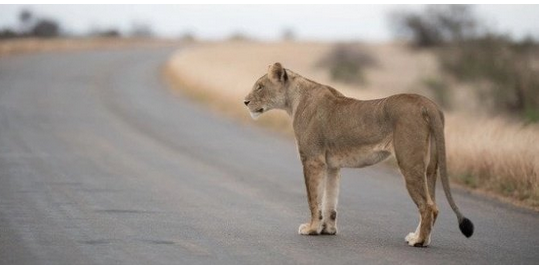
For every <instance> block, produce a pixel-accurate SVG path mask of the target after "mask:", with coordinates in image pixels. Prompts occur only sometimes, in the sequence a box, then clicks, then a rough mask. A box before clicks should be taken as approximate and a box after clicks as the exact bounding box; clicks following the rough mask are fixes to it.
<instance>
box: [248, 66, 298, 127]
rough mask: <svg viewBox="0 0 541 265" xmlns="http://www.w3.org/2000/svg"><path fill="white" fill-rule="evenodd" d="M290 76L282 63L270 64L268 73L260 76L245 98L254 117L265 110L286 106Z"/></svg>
mask: <svg viewBox="0 0 541 265" xmlns="http://www.w3.org/2000/svg"><path fill="white" fill-rule="evenodd" d="M287 84H288V76H287V73H286V70H285V69H284V68H283V67H282V65H281V64H280V63H275V64H273V65H271V66H269V70H268V72H267V74H266V75H264V76H262V77H261V78H259V79H258V80H257V81H256V82H255V84H254V86H253V87H252V90H251V91H250V93H249V94H248V95H247V96H246V97H245V98H244V105H246V107H248V110H249V111H250V115H251V116H252V118H253V119H257V118H258V117H259V115H261V114H262V113H263V112H265V111H268V110H271V109H276V108H284V107H285V106H286V88H287Z"/></svg>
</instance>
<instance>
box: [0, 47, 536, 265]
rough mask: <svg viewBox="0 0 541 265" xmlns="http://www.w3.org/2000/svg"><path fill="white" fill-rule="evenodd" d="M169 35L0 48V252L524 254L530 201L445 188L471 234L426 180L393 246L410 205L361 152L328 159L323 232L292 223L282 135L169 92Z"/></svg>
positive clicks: (77, 260)
mask: <svg viewBox="0 0 541 265" xmlns="http://www.w3.org/2000/svg"><path fill="white" fill-rule="evenodd" d="M172 51H173V50H172V49H132V50H124V51H119V50H117V51H88V52H69V53H57V54H55V53H51V54H34V55H20V56H10V57H5V58H1V59H0V263H2V264H529V263H531V264H534V263H537V262H538V258H539V252H538V251H539V238H538V234H539V226H538V213H537V212H532V211H528V210H523V209H518V208H515V207H512V206H508V205H504V204H501V203H498V202H494V201H491V200H488V199H484V198H482V197H479V196H474V195H469V194H468V193H466V192H463V191H461V190H459V189H454V195H455V199H456V201H457V203H458V205H459V207H461V209H462V212H463V213H464V214H465V215H466V216H467V217H469V218H470V219H471V220H472V221H473V222H474V223H475V228H476V230H475V234H474V235H473V237H472V238H470V239H466V238H465V237H464V236H462V234H461V233H460V231H459V229H458V225H457V222H456V218H455V216H454V215H453V213H452V211H451V209H450V207H449V206H448V204H447V202H446V201H445V198H444V196H443V192H442V190H441V187H438V191H437V193H438V199H437V201H438V202H439V207H440V216H439V218H438V221H437V224H436V226H435V231H434V233H433V236H432V243H431V245H430V247H428V248H412V247H409V246H407V244H406V243H405V242H404V236H405V235H406V234H407V233H409V232H411V231H413V230H414V229H415V228H416V226H417V221H418V216H417V211H416V208H415V206H414V204H413V202H412V201H411V199H410V198H409V196H408V195H407V192H406V189H405V187H404V185H403V180H402V179H401V177H400V176H399V175H398V173H396V172H395V171H394V170H391V169H387V168H384V167H377V166H376V167H371V168H367V169H362V170H344V171H343V178H342V184H341V186H342V190H341V194H340V204H339V208H338V220H339V222H338V225H339V230H340V231H339V234H338V235H336V236H299V235H297V228H298V226H299V224H301V223H303V222H305V221H307V220H308V206H307V202H306V197H305V188H304V180H303V177H302V173H301V166H300V162H299V160H298V157H297V154H296V148H295V144H294V142H293V141H292V140H287V139H283V138H280V137H277V136H276V135H273V133H271V132H267V131H263V130H261V129H258V128H255V127H247V126H241V125H238V124H236V123H235V122H232V121H228V120H224V119H222V118H219V117H218V116H216V115H214V114H211V113H209V112H208V111H207V110H206V109H205V108H204V107H202V106H199V105H197V104H194V103H191V102H190V101H188V100H187V99H184V98H179V97H178V96H174V95H173V94H172V93H170V91H169V90H168V89H167V88H166V86H165V84H164V83H163V82H162V79H161V76H160V66H161V65H162V63H163V62H164V61H165V60H166V58H167V57H168V55H169V54H170V53H171V52H172ZM232 63H233V62H232ZM255 78H256V77H254V80H255ZM224 89H226V88H224ZM247 89H248V88H247ZM241 101H242V99H239V104H242V103H241ZM246 115H248V113H247V114H246Z"/></svg>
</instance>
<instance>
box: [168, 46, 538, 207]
mask: <svg viewBox="0 0 541 265" xmlns="http://www.w3.org/2000/svg"><path fill="white" fill-rule="evenodd" d="M331 48H332V45H330V44H324V43H296V42H295V43H293V42H290V43H273V44H269V43H250V42H230V43H214V44H202V45H196V46H192V47H189V48H184V49H182V50H181V51H179V52H178V53H177V54H175V55H174V56H173V57H172V58H171V59H170V61H169V62H168V63H167V65H166V67H165V70H164V73H165V75H166V77H167V79H168V80H169V81H170V82H171V84H172V87H173V88H175V89H176V90H178V91H181V92H182V93H186V94H188V95H190V96H192V97H194V98H195V99H197V100H199V101H201V102H204V103H207V104H208V105H209V106H210V107H211V108H213V109H215V110H217V111H219V112H221V113H224V114H226V115H229V116H231V117H234V118H235V119H238V120H240V121H241V122H245V123H248V122H249V123H255V124H258V125H262V126H264V127H268V128H271V129H275V130H278V131H280V132H283V133H284V134H285V135H289V136H291V135H292V133H291V125H290V123H291V122H290V120H289V117H287V115H286V114H285V113H283V112H280V111H274V112H269V113H266V114H265V115H263V116H262V117H261V118H260V119H259V120H258V121H257V122H253V121H251V119H250V117H249V115H248V112H247V111H246V109H245V108H244V106H243V104H242V100H243V99H244V96H245V95H246V94H247V93H248V92H249V90H250V88H251V87H252V85H253V83H254V82H255V80H256V79H257V78H259V77H260V76H262V75H263V74H265V72H266V69H267V67H268V65H269V64H272V63H274V62H281V63H282V64H283V65H284V67H286V68H288V69H291V70H293V71H295V72H297V73H300V74H302V75H303V76H305V77H308V78H310V79H313V80H316V81H317V82H320V83H324V84H328V85H331V86H333V87H335V88H337V89H338V90H340V91H341V92H342V93H344V94H346V95H347V96H350V97H354V98H358V99H373V98H380V97H385V96H389V95H392V94H396V93H419V94H423V95H425V96H428V97H430V98H434V97H435V96H437V95H434V94H433V92H432V91H431V90H430V89H428V88H427V87H426V86H425V85H424V84H426V80H429V79H433V78H434V77H440V76H442V73H440V72H439V69H438V64H437V61H436V58H435V56H434V55H433V54H432V53H430V52H429V51H423V52H419V51H412V50H410V49H408V48H407V47H405V46H403V45H400V44H379V45H376V44H371V45H362V48H363V49H364V50H365V51H366V52H367V53H369V54H371V56H373V57H374V58H375V60H376V62H377V63H376V64H375V66H373V67H371V68H368V69H366V72H365V75H366V80H367V82H365V83H363V84H362V85H346V84H343V83H338V82H335V81H333V80H332V79H331V78H330V75H329V73H328V71H327V70H325V69H323V68H321V67H317V64H318V61H319V60H320V58H322V57H323V56H324V55H325V54H326V53H328V52H329V51H330V49H331ZM452 97H453V102H455V103H454V106H453V108H452V109H453V110H454V111H452V112H451V111H447V112H446V129H445V134H446V140H447V145H448V147H447V152H448V169H449V173H450V175H451V179H452V180H453V182H454V183H457V184H460V185H462V186H465V187H467V188H469V189H472V190H475V191H478V192H481V193H484V194H487V195H489V196H496V197H498V198H501V199H503V200H506V201H510V202H512V203H515V204H518V205H521V206H526V207H529V208H534V209H538V204H539V127H538V125H537V124H523V123H520V122H515V121H513V120H511V119H509V118H505V117H493V116H489V115H487V113H486V112H485V111H484V108H483V106H482V105H480V104H479V103H478V102H477V101H476V100H475V98H474V97H473V96H472V92H471V89H469V88H468V87H467V86H465V85H463V84H454V86H453V94H452Z"/></svg>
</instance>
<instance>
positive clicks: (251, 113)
mask: <svg viewBox="0 0 541 265" xmlns="http://www.w3.org/2000/svg"><path fill="white" fill-rule="evenodd" d="M263 111H265V110H264V109H263V108H259V109H256V110H255V111H253V112H252V111H250V116H252V119H254V120H257V118H258V117H259V115H261V113H263Z"/></svg>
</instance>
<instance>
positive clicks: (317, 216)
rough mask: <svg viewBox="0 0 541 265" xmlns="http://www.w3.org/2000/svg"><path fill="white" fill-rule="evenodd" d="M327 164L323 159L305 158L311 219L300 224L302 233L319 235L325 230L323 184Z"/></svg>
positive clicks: (304, 166) (305, 174) (305, 176)
mask: <svg viewBox="0 0 541 265" xmlns="http://www.w3.org/2000/svg"><path fill="white" fill-rule="evenodd" d="M326 170H327V167H326V164H325V161H324V160H323V159H306V160H303V171H304V181H305V184H306V192H307V195H308V206H309V208H310V214H311V220H310V222H309V223H305V224H301V225H300V226H299V234H301V235H319V234H321V231H322V230H323V213H322V207H321V204H322V200H323V188H324V187H323V186H324V185H325V181H324V180H325V177H326Z"/></svg>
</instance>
